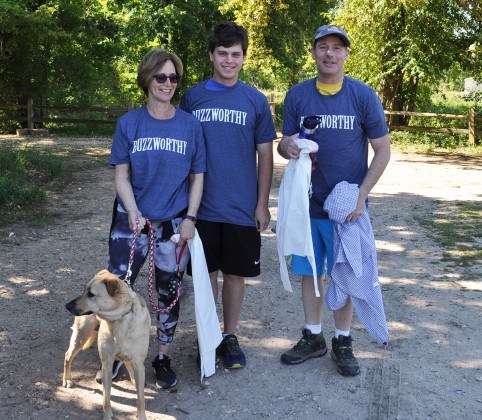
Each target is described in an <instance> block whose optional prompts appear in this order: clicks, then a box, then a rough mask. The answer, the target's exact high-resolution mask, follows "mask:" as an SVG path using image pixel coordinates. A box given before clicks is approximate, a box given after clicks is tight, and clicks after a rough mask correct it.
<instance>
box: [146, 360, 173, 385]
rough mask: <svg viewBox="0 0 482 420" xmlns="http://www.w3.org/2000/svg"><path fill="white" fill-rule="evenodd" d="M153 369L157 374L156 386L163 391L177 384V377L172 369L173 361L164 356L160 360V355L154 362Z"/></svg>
mask: <svg viewBox="0 0 482 420" xmlns="http://www.w3.org/2000/svg"><path fill="white" fill-rule="evenodd" d="M152 367H153V368H154V372H155V373H156V386H157V387H158V388H161V389H169V388H172V387H174V386H175V385H176V384H177V377H176V374H175V373H174V371H173V370H172V369H171V359H170V358H169V357H167V356H164V357H163V358H162V359H160V360H159V355H158V356H156V358H155V359H154V361H153V362H152Z"/></svg>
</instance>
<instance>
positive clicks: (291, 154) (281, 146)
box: [278, 134, 301, 159]
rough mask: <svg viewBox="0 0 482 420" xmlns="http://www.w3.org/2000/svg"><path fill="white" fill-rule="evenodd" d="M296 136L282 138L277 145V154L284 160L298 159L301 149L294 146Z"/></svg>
mask: <svg viewBox="0 0 482 420" xmlns="http://www.w3.org/2000/svg"><path fill="white" fill-rule="evenodd" d="M297 138H298V134H295V135H293V136H283V137H282V138H281V140H280V142H279V143H278V153H279V154H280V156H282V157H284V158H285V159H299V158H300V153H301V149H300V148H299V147H298V146H297V145H296V143H295V139H297Z"/></svg>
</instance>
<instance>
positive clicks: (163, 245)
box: [108, 211, 190, 346]
mask: <svg viewBox="0 0 482 420" xmlns="http://www.w3.org/2000/svg"><path fill="white" fill-rule="evenodd" d="M151 223H152V227H153V229H154V265H155V277H156V290H157V293H158V304H157V306H158V307H159V308H165V307H166V306H169V305H170V303H171V302H172V300H170V299H169V298H168V285H169V280H170V279H171V277H172V275H173V274H174V273H175V272H177V263H176V260H177V258H179V253H180V251H181V247H178V246H177V244H176V243H175V242H173V241H171V240H170V239H169V238H170V237H171V236H172V235H173V234H174V233H175V232H176V230H177V227H178V226H179V224H180V223H181V218H180V217H179V218H175V219H172V220H169V221H167V222H153V221H151ZM131 245H132V231H131V230H130V228H129V220H128V217H127V213H124V212H121V211H114V216H113V221H112V227H111V232H110V239H109V261H108V270H109V271H110V272H111V273H112V274H115V275H116V276H117V277H119V278H121V279H124V278H125V276H126V273H127V267H128V264H129V256H130V250H131ZM148 247H149V236H148V232H145V231H143V232H141V233H140V234H139V235H137V240H136V246H135V249H134V258H133V261H132V266H131V271H132V275H131V278H130V280H131V283H132V286H134V283H135V280H136V277H137V275H138V274H139V271H140V269H141V267H142V265H143V264H144V262H145V261H146V259H147V256H148ZM189 257H190V255H189V249H188V248H187V247H186V248H185V250H184V252H183V254H182V258H181V261H180V263H179V270H180V273H181V276H182V274H183V273H184V270H185V269H186V266H187V263H188V261H189ZM179 309H180V304H179V301H178V302H177V303H176V304H175V305H174V306H173V307H172V309H171V310H169V311H166V312H158V313H157V339H158V340H159V342H160V343H161V344H164V345H166V346H167V345H169V344H171V342H172V340H173V337H174V332H175V330H176V326H177V322H178V320H179Z"/></svg>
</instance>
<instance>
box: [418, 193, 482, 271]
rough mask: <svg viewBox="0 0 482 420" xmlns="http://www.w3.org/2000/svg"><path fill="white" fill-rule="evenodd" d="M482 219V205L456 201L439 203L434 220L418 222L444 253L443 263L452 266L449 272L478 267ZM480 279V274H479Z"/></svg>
mask: <svg viewBox="0 0 482 420" xmlns="http://www.w3.org/2000/svg"><path fill="white" fill-rule="evenodd" d="M481 217H482V208H481V206H480V202H477V201H475V202H471V201H455V202H453V203H447V202H437V203H435V210H434V212H433V215H432V218H431V219H421V218H418V219H417V220H418V222H419V224H420V225H421V226H423V227H425V228H427V229H428V231H429V236H430V237H431V238H432V239H434V240H435V241H436V242H437V243H438V244H439V245H440V246H441V247H442V248H443V249H444V250H445V251H444V254H443V261H445V262H447V263H449V264H450V265H449V266H448V269H449V270H450V269H451V270H455V269H456V270H464V268H465V267H471V266H474V265H477V264H479V263H480V260H481V258H482V249H481V248H480V246H478V244H479V243H480V240H481V238H482V225H481V223H480V219H481ZM468 273H470V271H469V270H467V274H468ZM478 275H480V273H476V276H478Z"/></svg>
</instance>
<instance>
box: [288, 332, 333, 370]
mask: <svg viewBox="0 0 482 420" xmlns="http://www.w3.org/2000/svg"><path fill="white" fill-rule="evenodd" d="M302 333H303V337H301V340H300V341H298V343H296V344H295V346H294V347H293V348H292V349H291V350H288V351H287V352H286V353H283V354H282V355H281V361H282V362H283V363H286V364H287V365H297V364H298V363H303V362H304V361H305V360H308V359H311V358H312V357H321V356H324V355H325V354H326V352H327V351H328V349H327V348H326V342H325V338H324V337H323V333H320V334H312V332H311V331H310V330H307V329H303V330H302Z"/></svg>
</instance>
